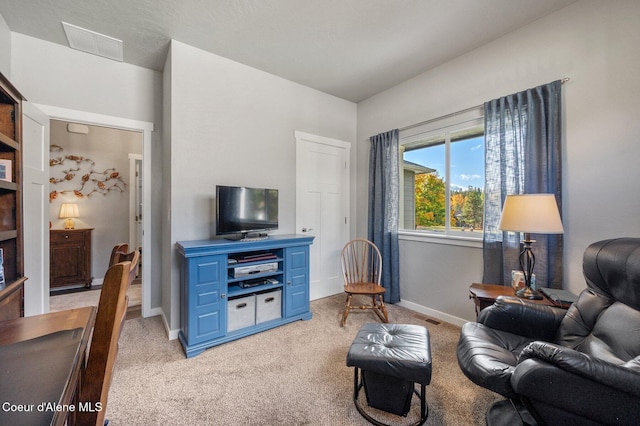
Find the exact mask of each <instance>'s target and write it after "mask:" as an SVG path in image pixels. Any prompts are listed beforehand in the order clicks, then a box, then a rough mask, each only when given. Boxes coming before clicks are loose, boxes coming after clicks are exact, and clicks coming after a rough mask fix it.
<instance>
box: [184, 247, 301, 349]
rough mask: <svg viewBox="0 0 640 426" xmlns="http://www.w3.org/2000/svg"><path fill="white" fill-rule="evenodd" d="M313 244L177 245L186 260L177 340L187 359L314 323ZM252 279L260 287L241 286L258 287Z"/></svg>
mask: <svg viewBox="0 0 640 426" xmlns="http://www.w3.org/2000/svg"><path fill="white" fill-rule="evenodd" d="M312 242H313V237H310V236H306V235H304V236H302V235H273V236H269V238H267V239H263V240H258V241H230V240H226V239H219V240H197V241H179V242H177V243H176V246H177V249H178V253H179V254H180V255H181V261H182V269H181V279H180V281H181V282H180V296H181V302H180V303H181V317H180V322H181V325H180V333H179V334H178V338H179V340H180V343H181V344H182V348H183V349H184V352H185V355H186V356H187V358H190V357H193V356H195V355H198V354H199V353H201V352H202V351H204V350H205V349H207V348H210V347H212V346H216V345H220V344H222V343H226V342H230V341H232V340H236V339H239V338H242V337H246V336H249V335H252V334H255V333H259V332H261V331H265V330H269V329H271V328H274V327H278V326H281V325H284V324H287V323H290V322H293V321H297V320H309V319H311V311H310V310H309V246H310V245H311V243H312ZM252 256H253V257H255V260H253V259H254V258H253V257H252ZM236 259H241V260H236ZM239 268H246V269H239ZM254 280H256V281H257V282H258V283H259V284H258V285H254V286H250V287H244V288H243V287H242V284H243V283H246V284H255V281H254Z"/></svg>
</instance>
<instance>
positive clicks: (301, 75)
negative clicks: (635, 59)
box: [0, 0, 576, 102]
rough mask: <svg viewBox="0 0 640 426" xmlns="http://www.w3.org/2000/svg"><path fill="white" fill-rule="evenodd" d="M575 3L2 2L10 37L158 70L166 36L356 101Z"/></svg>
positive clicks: (357, 0)
mask: <svg viewBox="0 0 640 426" xmlns="http://www.w3.org/2000/svg"><path fill="white" fill-rule="evenodd" d="M575 1H576V0H21V1H15V0H0V14H2V16H3V17H4V19H5V21H6V22H7V24H8V26H9V28H10V29H11V31H13V32H17V33H21V34H26V35H28V36H32V37H35V38H39V39H43V40H47V41H50V42H53V43H58V44H61V45H65V46H68V42H67V39H66V36H65V33H64V31H63V29H62V22H63V21H64V22H67V23H70V24H73V25H76V26H79V27H83V28H86V29H89V30H92V31H96V32H98V33H101V34H105V35H107V36H110V37H114V38H116V39H120V40H123V42H124V62H127V63H130V64H134V65H139V66H142V67H145V68H151V69H154V70H159V71H161V70H162V68H163V66H164V61H165V57H166V54H167V51H168V48H169V42H170V40H171V39H175V40H178V41H180V42H183V43H186V44H188V45H191V46H194V47H197V48H200V49H203V50H205V51H209V52H212V53H215V54H217V55H220V56H223V57H226V58H229V59H232V60H234V61H236V62H240V63H243V64H246V65H249V66H251V67H254V68H257V69H260V70H263V71H266V72H269V73H271V74H275V75H277V76H280V77H283V78H285V79H288V80H291V81H295V82H298V83H300V84H303V85H305V86H308V87H312V88H314V89H317V90H320V91H322V92H326V93H329V94H332V95H335V96H338V97H341V98H344V99H347V100H350V101H353V102H359V101H361V100H363V99H366V98H368V97H370V96H372V95H374V94H376V93H379V92H381V91H383V90H385V89H388V88H390V87H392V86H394V85H396V84H398V83H401V82H402V81H405V80H407V79H410V78H412V77H415V76H416V75H418V74H421V73H423V72H424V71H426V70H429V69H431V68H433V67H436V66H438V65H439V64H442V63H444V62H446V61H448V60H451V59H453V58H455V57H457V56H460V55H462V54H464V53H466V52H469V51H471V50H473V49H475V48H477V47H479V46H481V45H483V44H486V43H488V42H490V41H492V40H495V39H497V38H499V37H501V36H503V35H505V34H507V33H509V32H511V31H513V30H515V29H517V28H519V27H522V26H524V25H527V24H529V23H531V22H533V21H535V20H537V19H539V18H541V17H543V16H545V15H548V14H550V13H553V12H555V11H556V10H559V9H561V8H563V7H565V6H567V5H569V4H571V3H573V2H575Z"/></svg>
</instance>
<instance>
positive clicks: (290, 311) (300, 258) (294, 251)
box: [284, 246, 309, 318]
mask: <svg viewBox="0 0 640 426" xmlns="http://www.w3.org/2000/svg"><path fill="white" fill-rule="evenodd" d="M285 284H286V285H285V288H284V298H285V304H284V314H285V317H287V318H289V317H292V316H294V315H298V314H303V313H305V312H309V246H303V247H290V248H287V249H285Z"/></svg>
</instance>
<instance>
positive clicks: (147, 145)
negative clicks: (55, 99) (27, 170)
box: [36, 105, 159, 317]
mask: <svg viewBox="0 0 640 426" xmlns="http://www.w3.org/2000/svg"><path fill="white" fill-rule="evenodd" d="M36 106H37V108H38V109H40V110H41V111H43V112H44V113H45V114H46V115H47V116H48V117H49V119H50V120H61V121H69V122H75V123H80V124H84V125H95V126H101V127H105V128H112V129H119V130H125V131H133V132H139V133H140V134H141V135H142V157H143V158H147V159H149V158H151V132H152V131H153V123H149V122H143V121H137V120H129V119H124V118H119V117H113V116H105V115H101V114H93V113H88V112H84V111H77V110H69V109H65V108H58V107H54V106H50V105H36ZM126 167H128V166H126ZM126 167H125V168H126ZM150 174H151V171H150V168H149V167H142V185H143V187H142V197H141V198H142V216H143V217H146V218H148V217H150V205H151V202H150V201H151V190H150V186H149V185H150V182H151V179H150ZM127 211H128V208H127ZM149 226H150V224H149V220H146V221H144V222H143V223H142V246H143V247H144V248H145V250H144V251H143V252H142V253H141V266H142V268H141V273H142V283H141V293H142V295H141V299H142V306H141V314H142V316H143V317H148V316H152V315H156V314H158V313H159V312H158V311H159V308H154V309H152V308H151V300H152V297H151V282H150V275H151V269H150V259H151V255H152V247H151V240H150V238H151V232H150V230H149ZM127 235H128V234H127ZM127 238H128V237H127ZM107 260H108V259H107ZM101 275H102V274H101ZM48 290H49V289H48V286H47V288H43V292H44V291H46V292H47V293H48Z"/></svg>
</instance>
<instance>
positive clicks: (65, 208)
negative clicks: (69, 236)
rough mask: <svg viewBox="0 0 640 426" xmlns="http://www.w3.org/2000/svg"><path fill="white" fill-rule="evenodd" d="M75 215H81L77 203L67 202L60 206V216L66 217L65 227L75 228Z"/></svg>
mask: <svg viewBox="0 0 640 426" xmlns="http://www.w3.org/2000/svg"><path fill="white" fill-rule="evenodd" d="M74 217H80V213H79V211H78V205H77V204H73V203H65V204H63V205H61V206H60V218H61V219H65V221H64V229H75V227H76V224H75V223H74V222H73V219H72V218H74Z"/></svg>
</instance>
